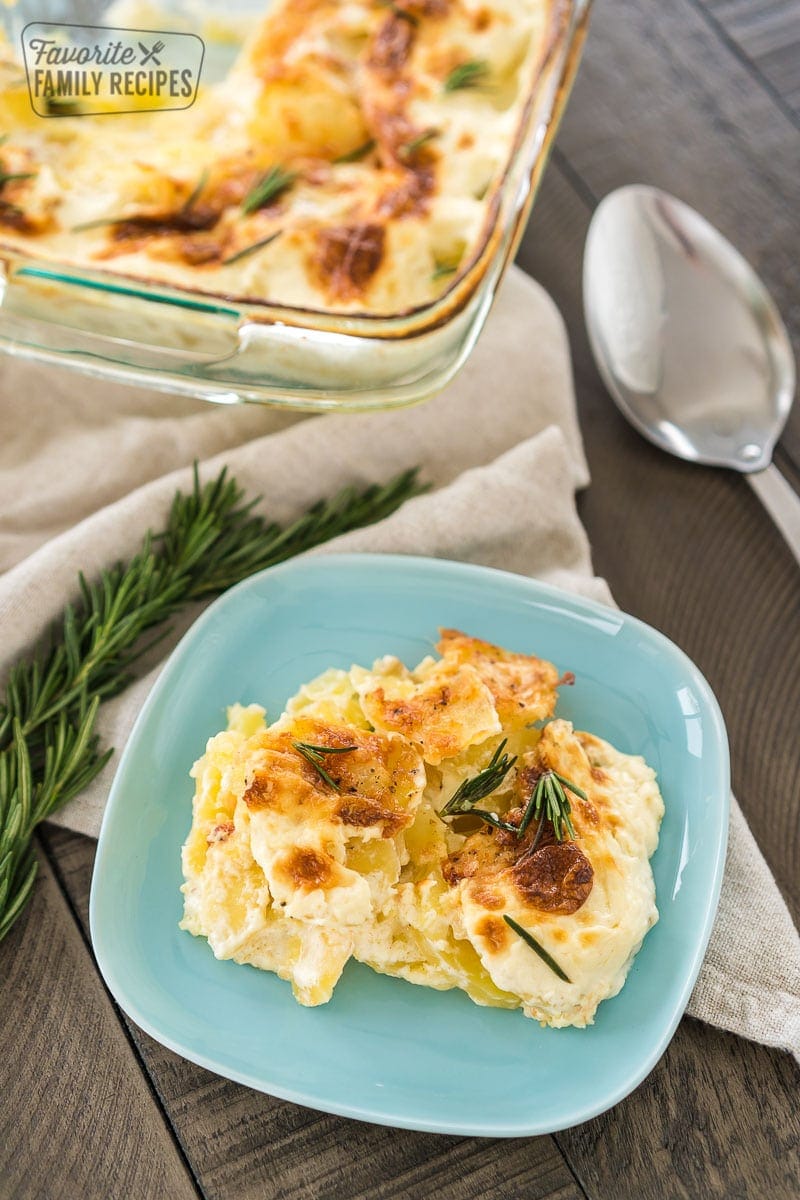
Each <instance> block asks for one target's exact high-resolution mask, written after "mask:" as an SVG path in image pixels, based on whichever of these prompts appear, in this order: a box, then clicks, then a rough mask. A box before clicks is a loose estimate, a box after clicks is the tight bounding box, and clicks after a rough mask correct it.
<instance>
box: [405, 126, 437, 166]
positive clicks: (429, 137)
mask: <svg viewBox="0 0 800 1200" xmlns="http://www.w3.org/2000/svg"><path fill="white" fill-rule="evenodd" d="M438 136H439V130H438V129H426V130H425V132H424V133H421V134H419V136H418V137H415V138H412V139H411V141H410V142H403V144H402V145H401V146H400V148H399V153H400V157H401V158H405V159H409V158H413V157H414V155H415V154H416V153H417V151H418V150H421V149H422V147H423V146H427V144H428V142H432V141H433V139H434V138H436V137H438Z"/></svg>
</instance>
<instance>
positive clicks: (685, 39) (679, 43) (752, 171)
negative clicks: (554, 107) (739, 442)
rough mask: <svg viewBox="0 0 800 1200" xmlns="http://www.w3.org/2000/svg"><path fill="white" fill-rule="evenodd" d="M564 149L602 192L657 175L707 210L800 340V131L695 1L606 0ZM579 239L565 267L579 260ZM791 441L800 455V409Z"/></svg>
mask: <svg viewBox="0 0 800 1200" xmlns="http://www.w3.org/2000/svg"><path fill="white" fill-rule="evenodd" d="M558 148H559V152H560V154H561V155H562V156H563V159H565V160H566V161H567V163H568V165H569V168H570V170H571V171H572V172H573V173H574V177H576V178H577V179H578V181H579V183H580V186H581V187H582V188H583V189H584V190H585V191H587V192H589V193H591V194H592V195H593V196H595V197H598V198H599V197H602V196H604V195H605V194H606V193H607V192H609V191H612V190H613V189H614V188H617V187H620V186H622V185H623V184H626V183H649V184H653V185H655V186H657V187H661V188H664V189H665V190H666V191H669V192H673V193H674V194H676V195H678V196H679V197H680V198H681V199H683V200H685V201H686V202H687V203H689V204H691V205H693V206H694V207H695V208H697V209H698V210H699V211H700V212H701V213H703V214H704V215H705V216H706V217H707V218H708V219H709V220H710V221H711V222H712V223H713V224H714V225H716V226H717V227H718V228H719V229H720V230H721V231H722V233H724V234H725V236H726V237H728V238H730V240H731V241H733V242H734V243H735V244H736V245H737V246H738V247H739V249H740V250H741V252H742V253H743V254H744V256H745V257H746V258H747V259H749V261H750V262H751V263H752V264H753V266H754V267H755V268H756V270H757V271H758V272H759V274H760V275H761V276H762V277H763V279H764V281H765V283H766V285H767V287H768V288H769V289H770V291H771V292H772V294H773V296H774V298H775V301H776V303H777V304H778V306H779V308H780V309H781V311H782V314H783V317H784V320H785V321H786V324H787V327H788V329H789V331H790V335H792V336H793V337H794V343H795V347H797V346H798V345H800V292H799V291H798V288H797V281H796V274H795V272H794V270H793V268H792V264H791V259H792V258H793V256H794V255H795V252H796V249H797V247H798V245H800V186H799V185H800V181H799V180H798V166H797V164H798V162H800V129H798V127H797V126H796V125H795V124H794V123H793V121H792V120H791V119H790V117H789V116H788V115H786V114H785V113H784V112H783V111H781V110H780V109H779V108H778V107H777V106H776V104H775V102H774V100H773V99H772V96H771V95H770V94H769V92H768V91H767V90H766V89H765V88H764V87H763V86H762V85H761V84H760V82H759V81H758V79H757V78H755V77H754V76H753V74H752V72H751V71H749V70H748V69H747V66H746V65H745V64H743V63H742V61H741V59H740V58H739V57H738V56H737V55H736V54H735V53H734V52H733V50H732V49H731V47H730V46H729V45H727V44H726V43H725V42H723V41H722V40H721V39H720V38H719V37H718V36H716V34H715V31H714V29H713V27H712V26H710V25H709V24H708V22H707V21H706V20H705V19H704V16H703V14H702V13H701V12H699V11H698V9H697V8H696V7H695V5H694V4H693V3H692V2H691V0H670V3H669V4H650V3H647V2H646V0H616V2H615V3H609V2H608V0H606V2H605V3H604V2H603V0H599V2H598V3H597V5H596V8H595V11H594V14H593V18H592V22H591V26H590V31H589V37H588V39H587V43H586V52H585V55H584V60H583V63H582V65H581V69H580V72H579V74H578V79H577V83H576V86H575V90H574V92H573V95H572V99H571V101H570V104H569V107H568V108H567V113H566V117H565V120H564V124H563V126H562V129H561V132H560V134H559V138H558ZM536 226H537V214H536V209H534V217H533V225H532V228H533V229H535V228H536ZM576 235H577V231H575V232H574V233H573V245H572V251H571V254H572V257H571V258H569V259H566V260H563V261H562V264H561V265H562V268H563V267H565V266H566V267H567V269H569V270H572V269H573V266H577V265H578V263H579V262H580V248H579V243H578V242H577V236H576ZM577 311H579V310H576V315H577ZM783 444H784V445H785V447H786V448H787V450H788V451H789V453H790V454H791V455H792V458H793V460H794V462H795V463H800V407H798V406H795V409H794V412H793V414H792V416H791V418H790V421H789V424H788V426H787V429H786V433H785V434H784V438H783Z"/></svg>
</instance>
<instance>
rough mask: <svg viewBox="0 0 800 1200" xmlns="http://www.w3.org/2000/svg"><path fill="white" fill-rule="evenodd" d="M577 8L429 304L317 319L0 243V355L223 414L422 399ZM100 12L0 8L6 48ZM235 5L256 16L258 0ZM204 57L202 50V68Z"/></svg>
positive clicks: (98, 2) (179, 7)
mask: <svg viewBox="0 0 800 1200" xmlns="http://www.w3.org/2000/svg"><path fill="white" fill-rule="evenodd" d="M590 4H591V0H554V5H555V9H556V13H557V26H556V30H555V34H554V36H553V39H552V42H551V45H550V47H549V52H548V54H547V57H546V60H545V62H544V65H543V67H542V68H541V70H540V72H539V73H538V76H537V79H536V80H533V81H532V82H531V88H530V94H529V96H528V100H527V103H526V106H525V110H524V113H523V117H522V120H521V123H520V126H519V129H518V133H517V138H516V141H515V144H514V146H513V149H512V153H511V155H510V157H509V160H508V163H507V167H506V171H505V174H504V176H503V179H502V183H501V186H500V189H499V192H498V203H497V209H496V219H495V220H494V221H493V222H492V224H491V227H489V228H488V229H487V231H486V234H485V237H484V240H483V243H482V245H481V246H480V247H479V249H478V251H477V252H476V254H475V255H474V256H473V258H472V260H471V262H470V263H469V264H468V265H467V267H466V268H465V269H464V270H462V271H461V273H460V274H459V275H458V276H457V277H456V279H455V281H454V282H453V284H452V285H451V287H450V288H448V289H447V291H445V292H444V294H443V295H442V296H440V297H439V298H438V299H437V300H436V301H434V302H432V303H430V304H427V305H424V306H422V307H419V308H416V309H414V310H413V311H411V312H406V313H403V314H402V315H399V316H389V317H385V316H372V315H361V314H346V315H343V314H337V313H325V312H322V311H318V310H312V309H303V308H296V307H289V306H286V305H283V306H282V305H280V304H275V303H269V302H261V301H257V300H249V299H245V300H242V299H237V298H235V297H229V296H224V295H217V294H214V293H209V292H201V291H199V290H196V289H191V290H190V289H188V288H187V289H178V288H172V287H169V286H163V285H161V284H159V285H151V284H150V283H142V282H139V281H137V280H134V279H131V278H126V277H125V276H123V275H120V274H115V273H112V272H110V271H103V270H102V269H97V270H87V269H85V268H82V267H81V268H75V267H71V266H67V265H59V264H58V263H57V262H54V261H52V260H49V259H48V260H44V259H41V258H33V257H31V256H29V255H26V254H25V253H21V252H19V251H18V250H16V249H12V248H9V247H6V246H3V245H1V244H0V350H2V351H4V352H5V353H9V354H14V355H18V356H21V357H27V358H32V359H37V360H39V361H43V362H48V363H52V364H57V365H59V366H64V367H70V368H73V369H76V370H80V371H83V372H85V373H88V374H91V375H94V376H98V377H102V378H110V379H115V380H121V381H125V382H130V383H138V384H146V385H149V386H151V387H154V388H156V389H159V390H161V391H165V392H175V393H181V394H184V395H191V396H195V397H199V398H202V399H205V400H209V401H214V402H217V403H223V404H236V403H241V402H252V401H256V402H262V403H268V404H272V405H278V406H285V407H291V408H297V409H301V410H320V409H334V408H335V409H350V410H363V409H368V408H385V407H390V406H394V405H402V404H411V403H414V402H417V401H420V400H423V399H425V398H427V397H429V396H431V395H433V394H434V393H435V392H437V391H439V390H440V389H441V388H442V387H443V386H444V385H445V384H446V383H447V382H448V381H449V380H450V379H452V377H453V376H454V375H455V374H456V372H457V371H458V370H459V368H460V367H461V366H462V365H463V363H464V362H465V360H466V359H467V357H468V355H469V353H470V351H471V349H472V347H473V346H474V344H475V341H476V340H477V337H478V335H479V333H480V331H481V329H482V327H483V324H484V321H485V320H486V316H487V314H488V312H489V310H490V308H491V305H492V301H493V298H494V295H495V292H496V290H497V287H498V285H499V283H500V281H501V279H502V277H503V273H504V271H505V268H506V266H507V264H508V262H509V261H511V259H512V258H513V255H514V252H515V250H516V247H517V245H518V242H519V239H520V237H521V235H522V232H523V230H524V228H525V223H526V221H527V218H528V215H529V212H530V209H531V205H532V204H533V200H534V198H535V195H536V191H537V188H538V185H539V181H540V179H541V176H542V172H543V170H544V166H545V163H546V161H547V157H548V153H549V150H550V146H551V144H552V141H553V138H554V136H555V133H556V130H557V128H558V124H559V120H560V118H561V115H562V113H563V110H564V107H565V104H566V101H567V99H568V96H569V93H570V89H571V86H572V82H573V79H574V77H575V73H576V70H577V67H578V63H579V59H580V54H581V49H582V45H583V41H584V38H585V34H586V26H587V21H588V13H589V8H590ZM108 7H109V5H108V4H107V3H103V2H102V0H85V2H84V3H80V2H79V3H74V4H67V3H63V2H59V0H50V2H49V3H47V2H43V0H38V3H37V2H27V0H20V2H19V3H18V4H17V5H15V6H14V7H13V8H10V9H3V10H2V13H3V15H2V21H3V22H4V24H5V27H6V32H7V34H8V35H9V37H10V38H12V39H14V40H16V39H18V38H19V34H20V32H21V29H22V27H23V26H24V24H25V23H26V22H28V21H47V20H49V21H55V20H60V21H68V20H71V21H73V22H76V23H78V22H79V23H87V24H88V23H102V17H103V12H104V10H106V9H107V8H108ZM193 7H194V6H193ZM233 7H234V9H235V8H236V5H234V6H233ZM240 7H242V8H243V9H244V10H245V11H247V10H249V11H251V12H252V11H253V9H254V8H257V9H263V0H248V3H246V4H244V5H242V4H241V3H240ZM159 9H160V10H162V9H163V10H164V11H165V12H166V13H167V14H169V16H170V19H172V17H173V16H174V18H175V21H176V24H175V26H174V27H175V28H180V27H181V26H180V24H178V23H177V22H179V21H181V20H183V22H184V25H183V27H184V28H186V27H187V26H186V21H187V5H186V3H185V2H184V3H183V4H181V3H180V2H179V0H172V3H162V4H160V5H159ZM194 12H195V13H196V12H197V9H196V8H195V9H194ZM190 19H191V18H190ZM214 53H215V48H214V47H213V46H211V47H210V59H211V63H212V66H213V62H214ZM225 54H226V49H225V47H222V48H221V57H222V58H224V57H225ZM112 119H113V118H112Z"/></svg>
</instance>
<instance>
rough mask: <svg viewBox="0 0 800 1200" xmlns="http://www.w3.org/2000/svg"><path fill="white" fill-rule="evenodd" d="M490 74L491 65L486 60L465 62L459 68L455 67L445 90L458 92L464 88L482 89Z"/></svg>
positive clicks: (445, 84) (448, 77)
mask: <svg viewBox="0 0 800 1200" xmlns="http://www.w3.org/2000/svg"><path fill="white" fill-rule="evenodd" d="M488 74H489V64H488V63H487V62H485V61H484V59H479V58H475V59H471V60H470V61H469V62H463V63H460V64H459V66H457V67H453V69H452V71H451V72H450V74H449V75H448V76H447V78H446V79H445V81H444V90H445V91H446V92H458V91H461V90H462V89H463V88H477V87H481V86H482V84H484V83H485V82H486V77H487V75H488Z"/></svg>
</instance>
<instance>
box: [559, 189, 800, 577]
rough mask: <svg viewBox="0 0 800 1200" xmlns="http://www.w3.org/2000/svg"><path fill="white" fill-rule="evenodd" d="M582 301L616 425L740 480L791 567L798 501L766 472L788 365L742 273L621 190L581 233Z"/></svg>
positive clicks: (766, 305) (679, 216) (684, 212)
mask: <svg viewBox="0 0 800 1200" xmlns="http://www.w3.org/2000/svg"><path fill="white" fill-rule="evenodd" d="M583 297H584V309H585V313H586V324H587V327H588V330H589V340H590V342H591V346H592V351H593V353H594V357H595V360H596V362H597V366H598V369H599V371H600V374H601V375H602V377H603V380H604V382H605V384H606V387H607V388H608V390H609V392H610V393H611V395H612V396H613V398H614V400H615V401H616V403H617V406H618V408H619V409H620V410H621V411H622V413H623V415H624V416H625V417H627V419H628V420H629V421H630V422H631V424H632V425H634V426H635V427H636V429H638V430H639V432H640V433H642V434H644V436H645V437H646V438H649V439H650V441H651V442H655V444H656V445H657V446H660V447H661V449H662V450H668V451H669V452H670V453H671V454H677V455H678V457H679V458H684V459H688V460H689V461H690V462H699V463H710V464H712V465H713V466H721V467H732V468H733V469H734V470H735V471H742V472H745V473H746V475H747V479H748V480H749V482H750V483H751V484H752V487H753V490H754V491H755V492H756V494H757V495H758V496H759V497H760V499H761V502H762V503H763V505H764V507H765V508H766V509H767V512H768V513H769V514H770V516H771V517H772V519H773V520H774V522H775V524H776V525H777V526H778V528H779V529H780V530H781V532H782V533H783V536H784V538H785V539H786V542H787V544H788V545H789V547H790V549H791V550H792V553H793V554H794V556H795V558H796V559H797V561H798V562H799V563H800V497H798V496H797V494H796V493H795V492H794V491H793V490H792V489H791V488H790V486H789V484H788V483H787V482H786V480H785V479H784V478H783V476H782V475H781V474H780V472H779V471H778V469H777V467H775V466H774V464H773V463H772V461H771V460H772V451H773V448H774V446H775V442H776V441H777V440H778V438H779V437H780V434H781V431H782V429H783V427H784V425H785V424H786V419H787V417H788V416H789V410H790V408H791V406H792V399H793V397H794V386H795V368H794V358H793V356H792V349H791V346H790V343H789V338H788V336H787V333H786V330H785V328H784V325H783V322H782V321H781V318H780V315H779V313H778V310H777V309H776V307H775V305H774V304H773V302H772V300H771V299H770V296H769V294H768V292H767V290H766V288H765V287H764V285H763V284H762V282H761V280H760V279H759V278H758V276H757V275H756V274H755V272H754V271H753V270H752V268H751V267H750V266H749V265H748V264H747V263H746V262H745V260H744V259H743V258H742V256H741V255H740V254H739V253H738V251H737V250H735V249H734V247H733V246H732V245H731V244H730V242H728V241H726V240H725V238H723V237H722V235H721V234H720V233H718V232H717V230H716V229H714V227H713V226H712V225H709V223H708V222H707V221H706V220H704V219H703V217H701V216H700V215H699V214H698V213H696V212H695V211H694V209H691V208H689V207H688V205H686V204H683V203H681V201H680V200H676V199H675V198H674V197H673V196H669V195H667V193H666V192H661V191H658V189H656V188H651V187H643V186H632V187H624V188H620V189H619V190H618V191H616V192H612V193H611V194H610V195H608V196H606V197H605V199H604V200H603V201H602V203H601V204H600V205H599V207H598V209H597V211H596V212H595V214H594V217H593V219H592V223H591V225H590V227H589V233H588V236H587V238H586V250H585V254H584V260H583Z"/></svg>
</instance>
